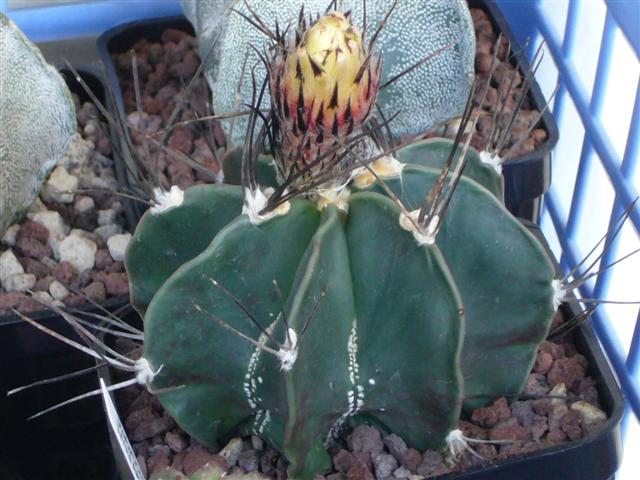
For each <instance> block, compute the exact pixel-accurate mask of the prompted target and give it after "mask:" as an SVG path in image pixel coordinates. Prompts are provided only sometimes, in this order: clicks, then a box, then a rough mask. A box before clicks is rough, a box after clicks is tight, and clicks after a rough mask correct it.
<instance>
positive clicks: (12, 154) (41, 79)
mask: <svg viewBox="0 0 640 480" xmlns="http://www.w3.org/2000/svg"><path fill="white" fill-rule="evenodd" d="M0 65H2V74H1V75H0V125H2V128H0V234H1V233H3V232H4V231H5V230H6V228H7V227H8V226H9V225H10V224H11V222H12V221H13V220H14V218H15V216H16V214H19V213H20V212H21V211H23V210H25V209H26V208H28V207H29V206H30V205H31V203H32V202H33V200H34V199H35V197H36V196H37V195H38V191H39V190H40V187H41V185H42V182H43V181H44V180H45V179H46V178H47V175H48V174H49V172H50V170H51V169H52V168H53V167H54V166H55V165H56V163H57V162H58V161H59V160H60V159H62V157H63V156H64V154H65V152H66V150H67V146H68V144H69V141H70V139H71V136H72V135H73V132H74V131H75V124H76V120H75V118H76V114H75V107H74V105H73V100H72V99H71V94H70V93H69V89H68V88H67V86H66V83H65V81H64V79H63V78H62V77H61V76H60V74H59V73H58V72H57V71H56V69H55V68H53V67H52V66H50V65H48V64H47V63H46V62H45V60H44V58H43V57H42V54H41V53H40V51H39V50H38V48H37V47H36V46H35V45H33V43H31V42H30V41H29V39H27V38H26V37H25V36H24V34H23V33H22V32H21V31H20V30H19V29H18V27H17V26H16V25H15V24H14V23H13V22H12V21H11V20H9V19H8V18H7V17H6V16H4V15H3V14H1V13H0Z"/></svg>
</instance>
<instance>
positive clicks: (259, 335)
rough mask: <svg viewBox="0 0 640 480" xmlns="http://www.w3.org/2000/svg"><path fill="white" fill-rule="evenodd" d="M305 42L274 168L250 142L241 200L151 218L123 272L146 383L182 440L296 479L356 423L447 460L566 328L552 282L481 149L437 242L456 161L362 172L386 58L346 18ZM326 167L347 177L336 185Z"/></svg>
mask: <svg viewBox="0 0 640 480" xmlns="http://www.w3.org/2000/svg"><path fill="white" fill-rule="evenodd" d="M294 33H295V35H293V34H294ZM292 37H293V38H292V39H289V40H288V41H287V42H286V43H285V42H284V41H282V42H279V43H278V45H276V46H275V47H274V49H273V56H272V59H271V60H270V66H269V85H270V90H271V92H270V93H271V97H272V104H273V106H272V111H271V114H270V117H269V118H268V119H267V121H266V124H267V127H266V128H263V130H265V129H266V130H269V132H270V134H271V135H270V136H271V137H272V138H271V139H274V140H275V146H274V149H273V150H274V154H275V160H276V161H275V162H274V161H273V160H272V159H270V158H269V157H266V156H264V155H258V153H256V150H260V148H257V147H255V146H252V145H255V144H251V143H247V145H248V146H249V148H250V149H251V150H252V151H253V153H251V152H247V151H246V148H245V151H244V152H232V153H230V154H229V155H228V157H227V162H230V163H231V162H233V161H237V160H238V159H239V158H240V157H242V158H243V161H242V165H241V166H240V167H239V168H237V169H236V171H238V170H240V171H241V172H242V175H241V176H242V178H243V185H242V186H240V185H222V184H215V185H197V186H193V187H191V188H189V189H187V190H186V191H184V192H183V194H182V193H181V192H173V193H172V194H171V195H170V197H171V198H174V197H175V198H178V197H179V199H180V201H179V202H169V203H170V204H167V205H164V206H162V205H159V206H158V208H155V209H154V208H151V209H150V210H149V211H148V212H147V213H146V214H145V215H144V217H143V218H142V220H141V221H140V223H139V225H138V227H137V229H136V232H135V235H134V237H133V239H132V241H131V243H130V244H129V250H128V252H127V257H126V267H127V271H128V273H129V277H130V282H131V296H132V303H133V304H134V306H135V307H136V308H137V309H138V310H139V311H140V312H141V313H143V314H144V323H145V333H144V352H143V358H144V359H145V360H146V361H147V362H148V367H149V370H150V371H153V372H155V374H154V375H153V377H151V379H150V382H151V383H150V385H149V387H150V388H151V389H152V391H154V392H157V393H158V395H159V398H160V401H161V402H162V404H163V405H164V406H165V407H166V409H167V410H168V411H169V412H170V414H171V415H172V416H173V417H174V418H175V419H176V421H177V422H178V423H179V424H180V426H181V427H182V428H184V430H186V431H187V432H189V433H190V434H191V435H193V436H194V437H195V438H197V439H198V441H200V442H202V443H204V444H211V443H213V442H216V441H217V440H218V439H220V438H222V437H225V436H228V435H230V434H234V433H240V434H242V433H254V434H256V435H260V436H261V437H263V438H264V439H266V440H267V441H268V442H270V443H271V444H272V445H273V446H275V447H276V448H278V449H279V450H280V451H281V452H283V454H284V455H285V456H286V458H287V460H288V461H289V475H290V476H291V477H292V478H303V479H307V478H308V479H310V478H313V476H314V475H316V474H318V473H322V472H324V471H326V470H328V469H329V468H330V467H331V461H330V457H329V455H328V454H327V451H326V448H327V446H329V445H330V444H331V443H332V442H333V441H334V440H335V439H336V438H337V437H338V436H339V435H340V434H341V432H342V431H343V427H344V426H346V425H348V424H349V423H350V422H352V421H354V420H355V419H359V420H360V421H371V422H375V423H376V424H377V425H380V426H382V427H384V428H386V429H388V430H389V431H392V432H395V433H396V434H398V435H400V436H402V437H403V438H404V439H405V440H406V441H407V442H408V443H409V444H410V445H411V446H413V447H415V448H417V449H420V450H424V449H428V448H432V449H433V448H443V447H444V446H445V444H446V439H447V438H450V437H451V435H450V434H451V432H453V431H455V430H456V429H457V424H458V419H459V417H460V413H461V409H463V408H469V407H475V406H478V405H481V404H486V403H489V402H491V401H492V400H493V399H495V398H496V397H498V396H502V395H517V394H518V393H519V392H520V390H521V388H522V386H523V384H524V382H525V379H526V377H527V374H528V373H529V371H530V368H531V366H532V364H533V361H534V358H535V353H536V350H537V347H538V346H539V344H540V343H541V342H542V341H543V339H544V338H545V335H546V333H547V331H548V328H549V325H550V323H551V319H552V316H553V313H554V308H553V288H552V281H553V279H554V271H553V267H552V264H551V262H550V261H549V259H548V258H547V256H546V253H545V251H544V249H543V247H542V246H541V245H540V244H539V243H538V241H537V240H536V239H535V238H534V237H533V236H532V235H531V234H530V233H529V232H528V231H527V230H526V229H525V228H523V226H522V225H521V224H520V223H519V222H518V221H517V220H516V219H515V218H513V217H512V216H511V215H510V214H509V212H508V211H507V210H506V209H505V207H504V204H503V201H502V178H501V176H500V174H499V173H498V172H497V171H496V170H495V169H493V168H491V167H490V166H487V165H486V164H484V163H483V162H482V161H481V159H480V158H479V155H478V154H477V152H475V151H473V150H472V149H470V150H469V151H468V152H467V153H466V157H465V158H466V160H467V168H466V170H465V172H466V173H465V175H463V176H462V177H461V178H460V180H459V182H458V183H457V187H456V188H455V193H454V194H453V196H452V197H451V201H450V202H449V203H448V210H447V212H446V215H444V216H443V217H442V218H440V217H435V218H437V220H438V225H439V226H438V228H431V226H430V227H429V229H427V231H423V230H421V229H420V226H419V225H418V222H419V221H421V215H419V214H418V212H416V213H410V212H412V211H416V209H419V208H420V205H421V204H422V203H423V202H424V199H425V197H426V195H427V193H428V192H430V191H431V188H432V186H433V185H438V182H439V181H440V180H441V178H442V175H441V174H440V171H441V168H442V165H443V164H444V163H445V158H446V156H447V154H446V153H443V152H450V151H452V150H453V149H454V148H457V145H456V146H454V145H453V142H451V141H448V140H444V139H438V140H428V141H423V142H420V143H417V144H414V145H411V146H409V147H406V148H404V149H401V150H400V151H399V152H396V153H397V155H396V158H397V159H396V158H394V157H393V156H392V155H388V154H387V155H385V154H384V152H383V154H376V153H375V152H374V153H373V154H371V153H368V154H367V155H369V156H368V157H367V161H371V163H370V166H369V167H368V168H364V167H358V168H355V169H353V168H350V167H349V168H348V167H347V166H353V164H354V163H355V164H356V166H357V162H356V160H354V157H358V156H359V155H365V154H366V152H367V148H365V149H360V150H358V149H357V145H355V143H354V142H353V141H352V139H353V138H354V135H355V136H356V138H360V140H357V141H362V139H363V138H364V135H363V134H362V132H363V131H364V130H365V129H366V125H365V123H366V122H367V118H368V116H369V115H372V114H371V111H372V103H373V102H374V101H375V97H376V90H377V88H378V80H379V72H380V62H379V60H378V59H377V57H376V56H375V55H374V54H373V53H372V52H371V51H368V50H367V49H366V48H365V47H364V46H363V41H362V37H361V35H360V33H359V32H358V30H357V29H356V28H355V27H353V26H352V25H351V24H350V21H349V18H348V17H346V16H345V15H343V14H340V13H329V14H327V15H325V16H323V17H321V18H319V19H318V20H317V21H315V22H311V21H309V25H307V20H305V18H304V16H302V15H301V21H300V23H299V25H298V28H297V29H296V31H295V32H292ZM256 110H257V109H256ZM255 118H256V117H255V116H254V121H255ZM250 123H251V121H250ZM267 136H269V135H266V134H265V135H264V136H263V140H264V139H265V138H267ZM358 136H359V137H358ZM367 141H368V140H367ZM349 142H351V143H349ZM349 145H352V146H353V148H351V147H349ZM369 145H374V142H370V143H369ZM376 148H379V147H376ZM356 150H358V151H359V152H360V153H357V154H356V153H355V152H356ZM362 152H365V153H362ZM251 155H253V167H256V165H257V166H258V167H260V165H262V167H260V168H253V169H252V168H251V166H252V164H251V162H250V161H249V160H248V159H249V158H250V157H251ZM459 156H461V155H459ZM323 158H324V159H326V161H325V162H323ZM373 160H375V161H373ZM401 162H402V163H401ZM270 164H275V165H276V167H277V170H278V171H279V175H278V176H279V180H278V181H276V182H275V183H274V180H273V176H271V177H269V175H265V174H264V173H263V172H264V170H265V169H268V168H270ZM247 166H248V167H247ZM225 168H227V166H225ZM327 169H329V170H331V169H337V170H338V171H339V172H340V171H341V170H344V171H349V172H350V173H349V175H348V176H347V177H346V178H347V180H345V181H343V182H342V183H341V184H339V185H338V186H336V183H335V182H334V183H331V182H330V183H329V184H327V183H326V182H323V180H324V179H325V178H334V177H335V175H334V176H333V177H332V176H329V177H327V176H326V174H327V171H326V170H327ZM252 171H253V172H254V173H251V172H252ZM339 172H338V173H339ZM265 178H269V180H268V182H270V183H271V184H270V185H266V184H265V183H264V179H265ZM342 178H343V179H344V177H342ZM283 182H284V183H283ZM287 182H288V183H287ZM300 185H302V187H304V188H302V187H301V186H300ZM267 186H268V187H269V188H265V187H267ZM176 188H177V187H176ZM296 189H297V190H296ZM291 191H297V192H298V194H296V195H292V194H289V193H288V192H291ZM165 197H167V198H169V196H168V195H165V196H163V195H158V198H165ZM274 198H278V199H279V200H278V201H274ZM165 203H166V202H165ZM160 207H163V208H160ZM165 207H166V208H165ZM427 237H428V238H429V239H430V240H429V241H423V239H424V238H427Z"/></svg>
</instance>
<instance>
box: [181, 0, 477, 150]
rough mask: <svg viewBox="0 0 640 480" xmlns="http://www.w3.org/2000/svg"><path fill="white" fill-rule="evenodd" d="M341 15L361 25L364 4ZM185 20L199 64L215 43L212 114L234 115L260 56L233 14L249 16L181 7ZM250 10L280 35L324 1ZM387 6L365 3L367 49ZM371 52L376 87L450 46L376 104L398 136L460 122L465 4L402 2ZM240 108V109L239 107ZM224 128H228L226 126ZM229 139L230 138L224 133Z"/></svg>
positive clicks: (185, 0) (192, 4)
mask: <svg viewBox="0 0 640 480" xmlns="http://www.w3.org/2000/svg"><path fill="white" fill-rule="evenodd" d="M341 3H342V7H341V10H342V11H345V12H346V11H349V10H351V12H352V16H353V18H355V19H358V23H359V24H362V23H363V22H362V21H361V20H362V18H363V5H364V3H365V2H363V1H362V0H344V1H343V2H341ZM182 4H183V8H184V11H185V14H186V16H187V18H189V19H190V21H191V23H193V25H194V28H195V30H196V32H197V34H198V38H199V42H200V54H201V56H202V57H204V56H205V55H206V54H207V53H208V51H209V49H210V47H211V44H212V43H213V42H214V41H215V39H216V38H217V36H218V35H220V37H219V40H218V45H217V46H216V47H215V48H214V49H213V51H212V54H211V56H210V57H209V66H208V68H207V70H206V76H207V80H208V81H209V84H210V85H211V88H212V91H213V107H214V108H215V110H216V112H217V113H226V112H231V111H235V110H237V109H238V108H239V107H238V99H237V98H236V97H237V96H236V91H237V87H238V84H239V83H240V80H241V78H242V72H243V64H244V61H245V55H248V60H247V64H246V65H247V68H245V69H244V79H243V81H242V88H241V95H240V98H241V99H242V100H241V103H244V102H247V101H248V100H249V99H250V98H251V67H253V66H254V64H256V63H257V62H258V56H257V54H256V53H255V52H254V51H253V50H251V48H250V47H249V46H250V45H253V46H255V47H257V48H258V49H261V48H262V47H263V46H264V45H265V42H266V38H265V36H264V35H263V34H262V33H261V32H259V31H258V30H256V29H254V28H253V27H252V26H251V25H249V23H248V22H247V21H246V20H245V19H243V18H242V17H241V16H240V15H238V14H234V13H232V12H231V10H230V9H231V8H234V9H236V10H237V11H239V12H242V13H245V14H249V11H248V9H247V6H246V5H245V3H244V2H243V1H238V0H198V1H197V2H196V1H195V0H182ZM248 4H249V6H250V7H251V8H252V9H253V10H254V11H255V12H256V13H257V14H258V15H259V16H260V17H261V18H262V19H263V21H264V23H265V25H268V26H269V28H273V27H274V25H275V24H276V19H277V20H278V23H279V25H280V27H281V28H285V26H286V25H287V23H288V22H290V21H294V24H295V21H297V18H298V15H299V13H300V7H301V5H302V4H304V12H305V14H306V15H309V14H312V15H313V16H314V18H315V15H316V14H317V13H324V11H325V10H326V9H327V6H328V4H329V1H328V0H305V1H304V2H303V1H302V0H272V1H268V2H267V1H257V0H251V1H249V2H248ZM392 4H393V2H392V1H391V0H384V1H383V0H375V1H372V0H369V1H367V2H366V9H367V15H366V16H367V21H366V29H365V31H366V34H365V37H366V38H367V41H368V40H370V39H371V37H372V35H373V33H374V32H375V31H376V29H377V28H378V26H379V25H380V23H381V22H382V20H383V19H384V17H385V16H386V15H387V13H388V12H389V9H390V8H391V6H392ZM376 45H377V48H378V50H379V51H381V52H383V54H384V58H383V71H382V81H381V85H384V83H385V82H386V81H387V80H389V79H390V78H393V77H394V76H395V75H397V74H399V73H401V72H402V71H404V70H406V69H407V68H409V67H411V66H412V65H414V64H416V63H417V62H419V61H420V60H422V59H423V58H425V57H426V56H427V55H429V54H433V53H435V52H436V51H438V50H439V49H441V48H443V47H446V46H448V45H452V46H451V48H448V49H446V50H445V51H443V52H441V53H440V54H439V55H437V56H436V57H434V58H433V59H431V60H430V61H428V62H427V63H425V64H424V65H422V66H420V67H419V68H417V69H416V70H414V71H412V72H411V73H410V74H408V75H406V76H404V77H403V78H401V79H399V80H398V81H396V82H395V83H394V85H393V88H389V89H382V90H381V91H380V93H379V95H378V104H379V106H380V107H381V108H382V110H383V112H384V113H385V115H387V116H391V115H394V114H396V113H397V112H400V114H399V116H398V117H397V118H396V119H395V120H394V121H393V129H394V131H395V132H396V133H398V134H399V135H412V134H419V133H423V132H425V131H427V130H428V129H429V128H431V127H432V126H434V125H436V124H438V123H441V122H444V121H446V120H449V119H451V118H452V117H455V116H457V115H459V114H460V113H461V112H462V110H463V108H464V104H465V101H466V99H467V96H468V94H469V90H470V86H471V83H472V81H473V72H474V63H473V62H474V53H475V36H474V31H473V24H472V21H471V16H470V14H469V10H468V8H467V5H466V2H465V1H464V0H402V1H399V2H398V3H397V5H396V7H395V9H394V11H393V13H392V14H391V16H390V17H389V20H388V23H387V24H386V26H385V27H384V28H383V29H382V31H381V32H380V35H379V37H378V39H377V40H376ZM265 73H266V72H265V71H264V67H263V66H262V65H261V64H258V65H257V69H256V78H263V76H264V74H265ZM241 103H240V104H241ZM245 126H246V121H244V120H237V122H236V128H235V129H234V131H233V138H231V139H230V141H231V142H232V143H238V142H240V141H241V140H242V136H243V132H244V131H245ZM227 127H228V125H227ZM227 133H229V132H228V131H227Z"/></svg>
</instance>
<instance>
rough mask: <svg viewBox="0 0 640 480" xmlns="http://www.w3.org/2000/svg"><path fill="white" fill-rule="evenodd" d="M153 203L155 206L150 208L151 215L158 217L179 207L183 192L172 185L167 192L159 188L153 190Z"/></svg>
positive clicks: (182, 199)
mask: <svg viewBox="0 0 640 480" xmlns="http://www.w3.org/2000/svg"><path fill="white" fill-rule="evenodd" d="M153 201H154V203H155V205H154V206H153V207H151V209H150V210H151V214H152V215H159V214H161V213H163V212H166V211H167V210H171V209H172V208H175V207H179V206H180V205H182V202H183V201H184V191H183V190H182V189H181V188H180V187H178V186H177V185H173V186H172V187H171V188H170V189H169V191H165V190H162V189H161V188H154V189H153Z"/></svg>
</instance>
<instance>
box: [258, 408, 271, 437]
mask: <svg viewBox="0 0 640 480" xmlns="http://www.w3.org/2000/svg"><path fill="white" fill-rule="evenodd" d="M270 421H271V412H269V410H258V412H257V413H256V419H255V422H254V430H255V433H257V434H258V435H262V433H264V429H265V427H266V426H267V424H268V423H269V422H270Z"/></svg>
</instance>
